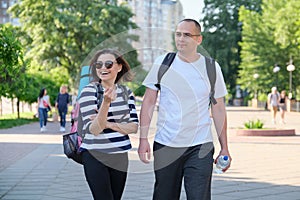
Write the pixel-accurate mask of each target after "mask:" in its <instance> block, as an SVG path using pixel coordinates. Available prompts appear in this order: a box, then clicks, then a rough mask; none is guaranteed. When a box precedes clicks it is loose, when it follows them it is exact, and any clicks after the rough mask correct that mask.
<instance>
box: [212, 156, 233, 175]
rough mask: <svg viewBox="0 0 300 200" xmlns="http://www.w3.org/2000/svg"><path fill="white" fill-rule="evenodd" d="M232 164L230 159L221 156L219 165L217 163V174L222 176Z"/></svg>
mask: <svg viewBox="0 0 300 200" xmlns="http://www.w3.org/2000/svg"><path fill="white" fill-rule="evenodd" d="M229 163H230V159H229V157H228V156H223V155H221V156H219V158H218V160H217V163H216V167H215V173H216V174H222V173H224V172H223V169H225V168H226V167H227V166H228V165H229Z"/></svg>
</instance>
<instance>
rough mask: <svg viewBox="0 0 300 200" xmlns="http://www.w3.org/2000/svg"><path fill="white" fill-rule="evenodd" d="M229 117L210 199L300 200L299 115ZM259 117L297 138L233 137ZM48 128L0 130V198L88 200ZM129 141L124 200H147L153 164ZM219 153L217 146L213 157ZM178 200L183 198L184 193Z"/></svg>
mask: <svg viewBox="0 0 300 200" xmlns="http://www.w3.org/2000/svg"><path fill="white" fill-rule="evenodd" d="M227 114H228V141H229V147H230V152H231V156H232V157H233V162H232V166H231V168H230V170H229V171H228V172H226V173H225V174H221V175H216V174H214V176H213V183H212V199H213V200H237V199H268V200H279V199H280V200H282V199H286V200H300V168H299V165H300V161H299V158H300V123H299V121H300V113H287V116H286V121H287V123H286V124H285V125H281V124H278V125H272V124H271V120H270V112H268V111H264V110H259V109H251V108H246V107H228V108H227ZM257 118H259V119H261V120H263V121H264V123H265V126H266V127H275V128H294V129H295V130H296V133H297V136H287V137H278V136H277V137H246V136H236V135H235V130H234V129H235V128H237V127H243V123H244V122H246V121H247V120H251V119H257ZM153 124H154V123H153ZM47 128H48V131H47V132H46V133H40V132H39V125H38V123H33V124H29V125H24V126H20V127H15V128H11V129H6V130H0V147H1V148H0V153H1V156H0V199H3V200H8V199H9V200H13V199H14V200H21V199H28V200H34V199H39V200H40V199H41V200H65V199H78V200H89V199H92V197H91V194H90V191H89V188H88V186H87V183H86V181H85V178H84V174H83V169H82V166H81V165H79V164H77V163H75V162H73V161H72V160H70V159H67V158H66V157H65V156H64V154H63V149H62V136H61V134H60V133H59V132H58V130H59V124H58V123H53V122H52V123H49V124H48V125H47ZM154 129H155V126H154V125H153V131H154ZM152 136H153V134H152ZM131 140H132V144H133V149H132V151H131V152H130V153H129V156H130V167H129V173H128V180H127V183H126V188H125V191H124V195H123V199H124V200H133V199H134V200H150V199H152V190H153V184H154V175H153V171H152V164H149V165H146V164H143V163H141V162H140V161H139V159H138V155H137V146H138V135H131ZM215 143H216V144H217V142H216V141H215ZM218 151H219V146H218V145H216V151H215V152H216V154H217V153H218ZM181 199H186V198H185V194H184V191H183V190H182V195H181Z"/></svg>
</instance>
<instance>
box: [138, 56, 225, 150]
mask: <svg viewBox="0 0 300 200" xmlns="http://www.w3.org/2000/svg"><path fill="white" fill-rule="evenodd" d="M199 55H200V54H199ZM164 57H165V55H163V56H160V57H158V58H157V59H156V60H155V62H154V64H153V66H152V68H151V70H150V72H149V73H148V75H147V77H146V78H145V80H144V82H143V85H145V86H146V87H148V88H151V89H153V90H157V88H156V87H155V85H154V84H156V83H157V73H158V70H159V67H160V65H161V63H162V61H163V59H164ZM209 93H210V83H209V79H208V76H207V72H206V66H205V58H204V56H202V55H200V58H199V59H198V60H197V61H195V62H193V63H187V62H184V61H182V60H181V59H180V58H179V57H178V55H176V57H175V59H174V61H173V63H172V65H171V66H170V68H169V70H168V71H167V72H166V73H165V74H164V76H163V77H162V80H161V91H160V99H159V113H158V120H157V132H156V135H155V141H156V142H158V143H160V144H163V145H167V146H171V147H190V146H195V145H198V144H203V143H207V142H212V141H213V138H212V134H211V123H212V121H211V118H210V111H209ZM226 94H227V90H226V86H225V83H224V79H223V75H222V72H221V68H220V66H219V64H218V63H217V62H216V83H215V98H220V97H224V96H225V95H226Z"/></svg>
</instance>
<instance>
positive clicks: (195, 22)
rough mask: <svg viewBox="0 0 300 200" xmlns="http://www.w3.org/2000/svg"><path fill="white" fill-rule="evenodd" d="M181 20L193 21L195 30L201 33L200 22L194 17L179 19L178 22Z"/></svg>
mask: <svg viewBox="0 0 300 200" xmlns="http://www.w3.org/2000/svg"><path fill="white" fill-rule="evenodd" d="M181 22H193V23H194V24H195V26H196V28H197V30H198V31H199V33H201V25H200V23H199V22H198V21H196V20H194V19H189V18H187V19H183V20H181V21H180V22H179V23H181Z"/></svg>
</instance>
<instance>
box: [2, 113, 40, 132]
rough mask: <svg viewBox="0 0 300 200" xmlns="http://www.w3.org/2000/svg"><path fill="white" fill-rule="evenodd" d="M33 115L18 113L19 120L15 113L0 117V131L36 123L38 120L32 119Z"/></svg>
mask: <svg viewBox="0 0 300 200" xmlns="http://www.w3.org/2000/svg"><path fill="white" fill-rule="evenodd" d="M33 115H34V113H31V112H26V113H20V118H19V119H18V118H17V113H15V114H5V115H2V116H0V129H6V128H12V127H15V126H21V125H24V124H29V123H32V122H37V121H38V119H37V118H34V116H33Z"/></svg>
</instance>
